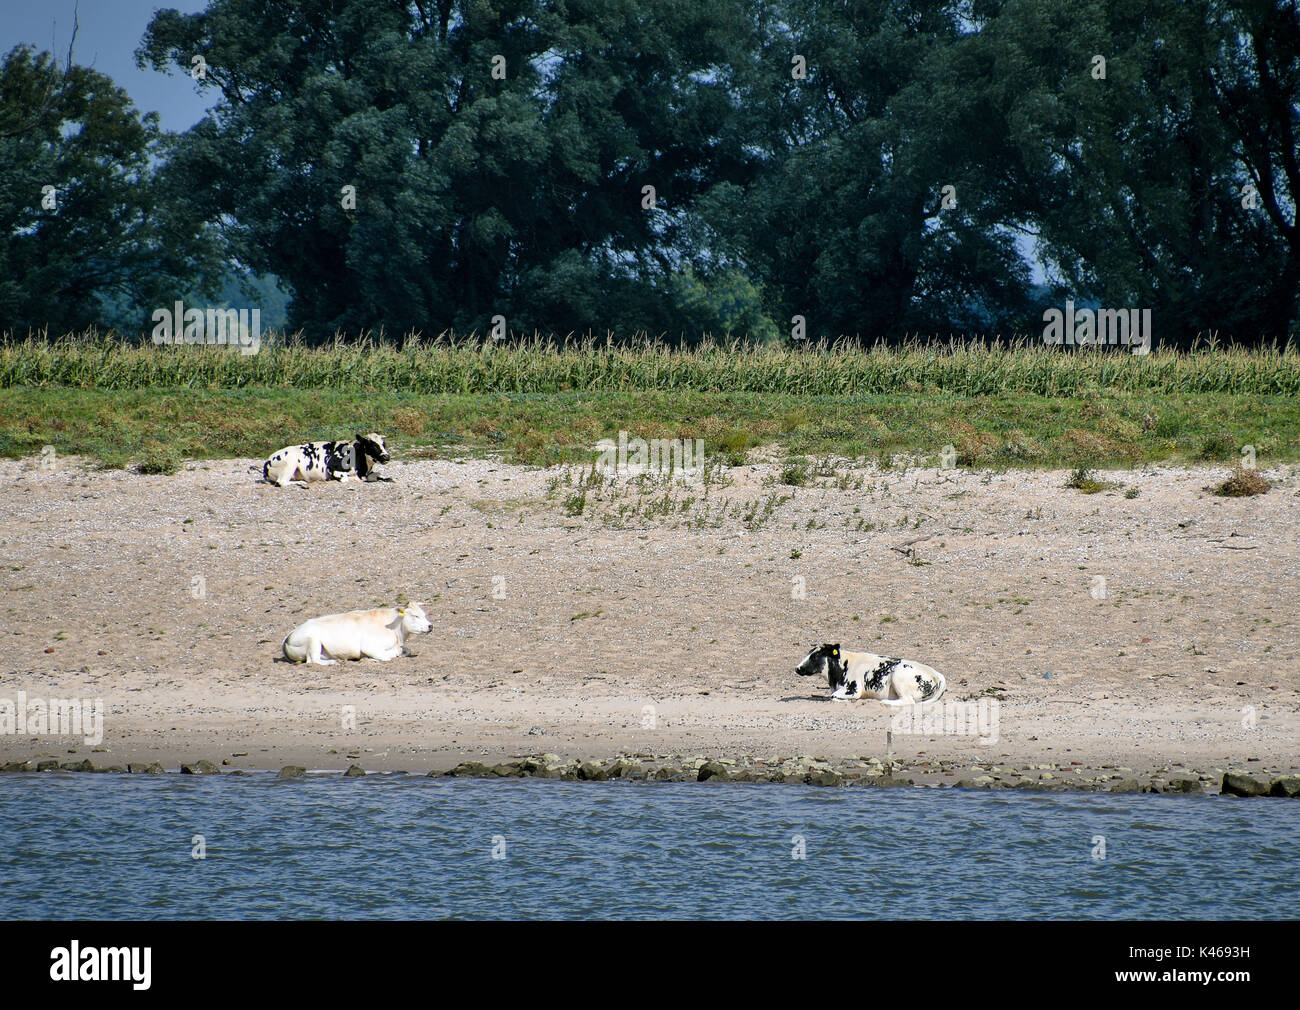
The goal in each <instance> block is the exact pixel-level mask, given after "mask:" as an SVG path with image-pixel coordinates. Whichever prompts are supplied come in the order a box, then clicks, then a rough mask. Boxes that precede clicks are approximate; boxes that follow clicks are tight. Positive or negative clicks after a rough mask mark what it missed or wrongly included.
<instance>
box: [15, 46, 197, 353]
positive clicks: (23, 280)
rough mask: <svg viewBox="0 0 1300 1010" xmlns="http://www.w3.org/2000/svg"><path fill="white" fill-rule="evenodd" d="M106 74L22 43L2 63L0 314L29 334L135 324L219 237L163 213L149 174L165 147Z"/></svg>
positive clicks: (180, 284)
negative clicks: (62, 62)
mask: <svg viewBox="0 0 1300 1010" xmlns="http://www.w3.org/2000/svg"><path fill="white" fill-rule="evenodd" d="M166 146H167V145H166V141H165V139H164V138H163V136H162V135H161V133H160V132H159V129H158V124H157V117H156V116H153V115H149V116H144V117H141V116H140V115H139V113H138V112H137V111H136V110H135V109H134V108H133V107H132V105H131V103H130V101H129V99H128V98H127V95H126V93H125V92H123V91H122V90H121V89H120V88H118V87H116V86H115V85H114V84H113V82H112V81H111V80H110V79H108V78H107V77H105V76H104V75H103V74H100V73H97V72H96V71H94V70H91V69H89V68H87V67H80V66H76V65H74V64H72V62H71V59H69V62H68V65H67V66H66V67H63V68H60V67H59V66H58V64H57V63H56V61H55V60H54V58H53V57H52V56H51V55H50V54H49V53H44V52H42V53H36V52H35V51H34V50H32V49H31V48H30V47H27V46H18V47H16V48H15V49H13V50H11V51H10V52H9V54H8V55H7V56H6V57H5V59H4V61H3V63H2V64H0V192H2V193H4V194H6V198H5V199H4V200H0V320H2V321H3V326H4V328H5V329H6V330H8V331H10V332H16V333H20V334H22V333H25V332H27V331H30V330H41V329H44V328H46V327H48V328H49V330H50V331H51V332H52V333H55V334H62V333H64V332H68V331H71V330H76V329H81V328H84V327H86V326H88V325H101V326H118V327H122V328H125V329H128V330H130V331H134V332H138V331H139V330H140V329H141V328H143V326H144V324H145V322H146V320H147V319H148V314H149V312H150V311H151V310H152V308H154V307H156V306H159V305H163V304H170V301H171V299H172V298H174V297H176V296H177V295H178V294H179V293H180V291H181V290H183V289H188V288H189V287H190V286H191V285H192V283H193V281H194V278H195V277H196V276H199V277H201V276H202V273H203V270H204V269H205V267H206V268H210V269H215V268H216V267H217V263H216V260H215V246H214V245H213V244H211V243H208V244H205V243H204V234H203V233H204V229H203V228H202V226H201V225H195V224H193V223H192V222H189V221H186V220H184V219H183V218H178V217H177V216H175V215H173V214H172V213H171V212H170V204H169V201H168V199H167V194H166V192H165V191H164V190H163V189H160V188H159V187H158V186H157V185H156V183H155V180H154V178H153V175H152V172H151V165H150V163H151V161H152V160H153V159H155V158H161V157H164V156H165V152H166Z"/></svg>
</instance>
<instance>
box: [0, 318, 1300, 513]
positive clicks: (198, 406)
mask: <svg viewBox="0 0 1300 1010" xmlns="http://www.w3.org/2000/svg"><path fill="white" fill-rule="evenodd" d="M1297 394H1300V355H1298V354H1296V353H1295V352H1293V351H1287V352H1277V351H1258V352H1246V351H1240V350H1229V351H1219V352H1214V353H1191V354H1175V353H1157V354H1152V355H1150V356H1148V357H1145V358H1139V357H1134V356H1132V355H1126V354H1115V353H1113V352H1109V353H1107V352H1095V351H1088V352H1084V353H1066V352H1062V351H1060V350H1059V349H1054V348H1045V347H1042V346H1033V345H1022V346H1018V347H1007V346H1002V347H993V346H986V345H967V346H964V347H955V346H954V347H947V348H933V347H932V348H922V347H906V348H902V349H897V350H883V349H871V350H857V349H843V350H840V351H836V352H832V351H830V350H828V349H825V348H812V349H808V350H797V351H796V350H783V349H781V348H772V347H757V348H754V347H736V348H732V349H726V348H720V347H716V346H710V347H705V348H702V349H699V350H694V351H684V352H674V351H670V350H668V349H666V348H664V347H662V346H660V345H656V344H653V343H644V344H642V345H640V346H634V347H616V346H606V345H604V344H600V345H588V346H570V347H568V348H564V347H560V346H558V345H555V344H538V345H536V346H531V347H529V346H502V347H496V346H488V347H478V346H470V345H468V344H459V345H452V344H450V343H448V342H446V341H443V342H435V343H432V344H419V343H416V342H408V343H407V344H406V345H404V346H402V347H397V346H392V345H386V346H381V347H374V346H335V347H328V348H324V349H319V350H312V349H308V348H304V347H300V346H287V347H280V348H272V349H269V350H264V351H263V352H262V353H261V354H258V355H254V356H247V357H244V356H240V355H238V354H235V353H232V352H230V351H227V350H224V349H216V348H185V347H179V348H168V347H163V348H155V347H153V346H152V345H145V346H131V345H127V344H123V343H121V342H116V341H111V340H107V339H99V338H97V339H93V340H89V341H82V342H76V341H72V340H68V339H64V340H60V341H50V342H41V341H26V342H22V343H9V344H0V456H6V457H19V456H31V455H35V454H38V453H39V452H40V451H41V449H42V447H43V446H45V445H52V446H54V448H55V450H56V452H57V453H59V454H65V455H66V454H77V455H84V456H89V457H91V458H93V459H96V460H98V461H99V462H101V463H102V464H103V465H105V466H110V467H124V466H127V465H131V464H134V465H136V466H138V467H140V468H141V469H144V470H146V471H150V472H171V470H173V469H175V467H177V466H179V464H180V461H181V460H182V459H184V458H193V459H200V460H201V459H213V458H228V457H252V458H260V457H263V456H265V455H266V454H267V453H269V452H270V451H272V450H274V449H276V448H278V447H280V446H281V445H284V444H287V443H290V442H299V441H306V440H311V439H325V438H340V437H345V436H348V435H350V434H351V433H352V432H354V431H361V430H371V429H377V430H380V431H383V432H384V433H385V434H386V435H387V436H388V440H389V445H390V448H392V449H394V450H395V451H396V454H397V456H398V458H399V459H400V458H407V459H410V458H419V457H421V456H425V457H437V456H444V457H445V456H452V455H483V454H487V453H495V454H499V455H500V456H501V457H502V458H504V459H507V460H510V461H515V462H522V463H529V464H555V463H559V462H576V461H581V460H588V461H590V459H591V458H592V456H593V455H594V452H593V449H592V447H593V446H594V445H595V443H596V442H597V441H598V440H599V439H602V438H616V437H617V434H618V432H619V431H620V430H624V431H627V432H629V433H630V435H631V436H633V437H641V438H646V439H651V438H700V439H703V440H704V448H705V453H706V455H707V456H708V457H709V458H711V459H715V460H720V461H721V462H723V463H724V464H726V465H728V466H735V465H739V464H741V463H743V462H745V460H746V458H747V454H748V453H749V451H750V450H751V449H752V448H754V447H755V446H760V445H775V446H777V447H778V448H779V450H781V451H782V452H783V453H784V454H785V455H786V456H787V457H789V458H788V460H787V464H786V466H785V473H784V474H783V478H782V479H783V482H784V483H786V484H787V485H789V486H799V483H800V481H803V482H804V483H807V482H808V481H809V479H810V478H812V477H814V476H820V475H821V473H822V470H824V469H825V468H824V467H819V468H814V469H813V470H810V469H809V466H808V464H807V463H806V460H807V459H810V458H811V459H825V458H827V457H832V456H834V457H849V458H852V459H862V460H867V459H871V460H875V461H877V462H880V463H881V464H884V465H888V464H889V462H890V459H891V457H892V456H893V455H895V454H898V453H906V454H911V455H914V456H917V457H920V458H922V459H924V460H926V461H928V462H929V463H930V464H931V465H937V463H938V461H939V455H940V453H941V452H942V450H943V448H944V446H946V445H952V446H953V447H954V449H955V450H956V455H957V462H958V464H959V465H960V466H969V467H980V468H1003V467H1012V466H1034V467H1058V468H1059V467H1070V468H1075V467H1086V468H1105V467H1122V466H1131V465H1134V464H1137V463H1140V462H1151V461H1160V460H1167V461H1171V462H1194V463H1196V462H1205V461H1208V460H1215V461H1218V460H1230V459H1235V458H1236V457H1237V456H1238V454H1239V453H1240V450H1241V447H1242V446H1243V445H1252V446H1254V447H1255V452H1256V456H1257V458H1258V459H1259V461H1260V465H1261V466H1268V465H1270V464H1271V463H1273V462H1279V461H1293V460H1296V459H1300V395H1297ZM832 472H833V471H832ZM840 479H842V480H847V479H849V478H846V477H843V476H841V478H840ZM567 507H568V508H570V509H571V510H572V511H574V513H575V514H580V510H581V507H582V503H581V502H580V501H579V500H573V501H571V502H569V503H567Z"/></svg>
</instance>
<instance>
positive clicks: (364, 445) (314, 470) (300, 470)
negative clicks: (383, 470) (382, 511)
mask: <svg viewBox="0 0 1300 1010" xmlns="http://www.w3.org/2000/svg"><path fill="white" fill-rule="evenodd" d="M388 460H389V455H388V448H387V446H385V445H384V436H383V435H380V434H379V433H378V432H374V431H372V432H371V433H370V434H368V435H360V434H358V435H357V437H356V440H355V441H353V442H308V443H307V444H306V445H287V446H285V447H284V448H283V449H281V450H280V451H279V452H275V453H272V454H271V457H270V458H269V459H268V460H267V461H266V462H265V463H263V464H262V479H263V480H265V481H267V482H269V483H271V484H276V485H278V486H279V487H284V486H285V485H287V484H288V483H289V482H290V481H315V480H339V481H347V480H352V479H356V480H365V479H366V478H367V477H369V476H370V475H371V474H372V473H373V471H374V469H375V464H376V463H387V462H388Z"/></svg>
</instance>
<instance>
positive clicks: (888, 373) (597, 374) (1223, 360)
mask: <svg viewBox="0 0 1300 1010" xmlns="http://www.w3.org/2000/svg"><path fill="white" fill-rule="evenodd" d="M270 336H271V337H272V339H270V340H268V341H267V342H266V344H265V346H263V348H262V350H261V351H260V353H258V354H254V355H243V354H240V353H238V351H236V350H233V349H230V348H225V347H204V346H184V345H182V346H154V345H153V344H149V343H139V342H133V341H128V340H124V339H122V338H119V337H116V336H113V335H111V334H110V335H100V334H96V333H94V332H90V333H85V334H80V335H72V334H70V335H67V336H64V337H60V338H55V339H43V338H40V337H35V338H33V337H29V338H27V339H25V340H22V341H14V340H9V341H5V342H0V387H5V388H8V387H40V386H66V387H72V388H78V389H104V390H132V389H145V388H151V387H152V388H158V387H163V388H177V389H208V390H214V389H247V388H263V389H266V388H271V389H274V388H296V389H334V390H357V389H362V390H373V391H377V392H409V393H418V394H434V393H555V392H581V391H589V392H617V391H619V390H664V391H675V390H676V391H688V390H689V391H700V392H726V393H779V394H786V395H814V396H815V395H855V394H856V395H880V394H891V393H921V392H924V393H933V392H943V393H950V394H954V395H962V396H995V395H1000V394H1006V393H1008V392H1023V393H1030V394H1038V395H1043V396H1052V395H1071V394H1075V393H1078V392H1080V391H1082V390H1086V389H1112V390H1125V391H1132V392H1143V391H1149V392H1153V393H1189V394H1195V393H1230V394H1255V395H1291V396H1294V395H1296V394H1298V393H1300V353H1298V352H1297V349H1296V348H1295V347H1294V346H1293V345H1288V346H1287V347H1286V348H1284V349H1279V348H1276V347H1273V348H1262V349H1245V348H1241V347H1230V348H1226V349H1219V348H1212V347H1211V348H1205V349H1203V350H1194V351H1174V350H1160V351H1155V352H1153V353H1151V354H1149V355H1133V354H1130V353H1128V352H1127V351H1126V350H1123V349H1120V348H1088V349H1073V350H1069V349H1063V348H1061V347H1049V346H1044V345H1043V344H1041V343H1036V342H1033V341H1031V340H1029V339H1021V340H1017V341H1011V342H1001V341H992V342H985V341H970V342H964V343H958V342H949V343H921V342H918V341H913V342H909V343H907V344H904V345H902V346H894V347H886V346H884V345H877V346H874V347H862V346H858V345H856V344H848V343H841V344H837V345H828V344H824V343H823V344H811V345H808V346H805V347H798V348H790V347H783V346H779V345H755V344H745V343H739V342H736V343H716V342H708V341H706V342H704V343H702V344H700V345H698V346H695V347H689V348H680V349H679V348H675V347H670V346H669V345H667V344H665V343H663V342H661V341H658V340H655V339H653V338H648V337H646V338H643V339H639V340H635V341H633V342H630V343H615V342H613V341H612V340H608V339H606V340H600V339H596V338H591V337H587V338H585V339H574V338H572V337H569V338H564V339H559V340H557V339H555V338H553V337H535V338H533V339H525V340H522V341H519V342H509V343H507V342H502V343H494V342H493V341H490V340H489V341H484V340H481V339H479V338H477V337H476V336H474V335H470V336H469V337H466V338H460V339H454V338H450V337H448V336H447V335H445V334H444V335H441V336H439V337H437V338H435V339H432V340H426V339H420V338H418V337H408V338H407V339H405V340H403V341H401V342H400V343H398V342H385V341H375V340H371V339H363V340H360V341H356V342H345V341H343V340H341V339H337V340H335V342H333V343H331V344H327V345H324V346H320V347H308V346H305V345H303V344H302V343H301V342H300V341H296V340H293V339H289V340H283V339H279V338H276V337H275V335H270Z"/></svg>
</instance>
